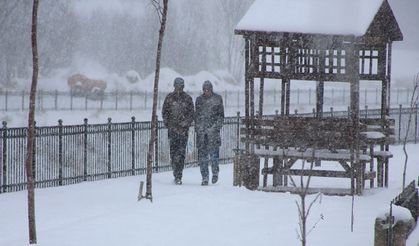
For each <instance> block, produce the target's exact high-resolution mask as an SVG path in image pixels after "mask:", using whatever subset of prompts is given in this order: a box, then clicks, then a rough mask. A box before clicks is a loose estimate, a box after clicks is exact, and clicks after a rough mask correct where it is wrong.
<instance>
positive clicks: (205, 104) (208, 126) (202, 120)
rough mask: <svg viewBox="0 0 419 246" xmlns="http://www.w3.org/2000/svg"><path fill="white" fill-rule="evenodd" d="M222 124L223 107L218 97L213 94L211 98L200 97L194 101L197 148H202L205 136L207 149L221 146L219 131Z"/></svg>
mask: <svg viewBox="0 0 419 246" xmlns="http://www.w3.org/2000/svg"><path fill="white" fill-rule="evenodd" d="M223 123H224V105H223V99H222V98H221V96H220V95H218V94H216V93H213V94H212V95H211V96H208V97H206V96H204V95H201V96H199V97H197V98H196V101H195V132H196V141H197V147H198V148H203V147H204V146H205V145H206V143H205V135H207V138H208V143H207V147H210V148H211V147H219V146H220V145H221V135H220V131H221V128H222V127H223Z"/></svg>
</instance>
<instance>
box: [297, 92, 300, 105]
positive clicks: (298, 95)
mask: <svg viewBox="0 0 419 246" xmlns="http://www.w3.org/2000/svg"><path fill="white" fill-rule="evenodd" d="M297 104H300V88H297Z"/></svg>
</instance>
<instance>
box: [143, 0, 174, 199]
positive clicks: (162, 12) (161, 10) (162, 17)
mask: <svg viewBox="0 0 419 246" xmlns="http://www.w3.org/2000/svg"><path fill="white" fill-rule="evenodd" d="M168 2H169V0H163V7H162V6H161V4H160V1H159V0H152V3H153V6H154V7H155V8H156V11H157V14H158V15H159V21H160V31H159V42H158V44H157V55H156V70H155V76H154V88H153V109H152V113H151V133H150V134H151V137H150V142H149V144H148V153H147V179H146V193H145V198H146V199H149V200H150V201H153V196H152V173H153V152H154V143H155V142H156V130H157V97H158V92H159V77H160V60H161V50H162V46H163V37H164V30H165V28H166V20H167V9H168Z"/></svg>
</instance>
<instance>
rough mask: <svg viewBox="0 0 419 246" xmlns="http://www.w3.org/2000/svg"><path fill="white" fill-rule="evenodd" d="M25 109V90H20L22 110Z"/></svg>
mask: <svg viewBox="0 0 419 246" xmlns="http://www.w3.org/2000/svg"><path fill="white" fill-rule="evenodd" d="M23 110H25V90H22V111H23Z"/></svg>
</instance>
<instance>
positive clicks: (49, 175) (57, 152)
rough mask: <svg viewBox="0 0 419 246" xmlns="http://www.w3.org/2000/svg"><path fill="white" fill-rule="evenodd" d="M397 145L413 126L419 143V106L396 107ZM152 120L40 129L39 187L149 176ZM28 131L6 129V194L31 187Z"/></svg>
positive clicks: (164, 152) (2, 142) (2, 146)
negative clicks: (28, 184) (27, 169)
mask: <svg viewBox="0 0 419 246" xmlns="http://www.w3.org/2000/svg"><path fill="white" fill-rule="evenodd" d="M346 115H348V112H346V111H339V112H325V113H324V116H334V117H340V116H346ZM360 115H361V117H373V118H374V117H379V116H380V111H379V110H361V112H360ZM390 116H391V117H392V118H394V119H395V121H396V125H395V131H396V142H398V143H400V142H401V141H402V140H403V139H404V136H405V134H406V132H407V121H408V119H409V117H411V122H412V123H411V126H410V129H409V131H408V132H407V133H408V138H407V140H408V141H409V142H414V143H417V141H418V108H417V107H416V108H413V109H411V108H404V109H403V108H394V109H391V110H390ZM240 127H241V117H240V115H239V114H238V115H237V116H236V117H227V118H225V121H224V126H223V128H222V132H221V135H222V146H221V148H220V163H230V162H231V161H232V158H233V157H234V152H233V149H237V148H239V147H241V146H240V142H239V138H240ZM150 128H151V124H150V122H137V121H135V118H132V121H131V122H126V123H113V122H112V121H111V119H109V120H108V122H107V123H106V124H89V123H88V121H87V120H85V122H84V124H81V125H62V121H59V124H58V125H57V126H45V127H36V129H35V132H36V134H35V140H34V141H35V151H34V158H33V161H34V163H33V164H34V168H33V172H34V173H33V176H34V177H35V183H36V187H38V188H40V187H52V186H60V185H68V184H74V183H78V182H83V181H92V180H98V179H106V178H116V177H121V176H128V175H138V174H143V173H145V170H146V160H147V150H148V143H149V138H150ZM26 141H27V129H26V128H25V127H20V128H8V127H7V123H6V122H3V127H2V128H0V153H1V154H0V193H1V192H12V191H18V190H22V189H26V175H25V164H24V163H25V152H26ZM168 149H169V142H168V139H167V129H165V128H164V126H163V123H162V122H161V121H159V122H158V129H157V141H156V145H155V153H154V162H153V171H154V172H161V171H168V170H170V169H171V167H170V161H169V160H170V157H169V151H168ZM186 151H187V155H186V166H187V167H189V166H196V165H197V152H196V146H195V132H194V128H193V127H191V129H190V131H189V141H188V145H187V150H186Z"/></svg>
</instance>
